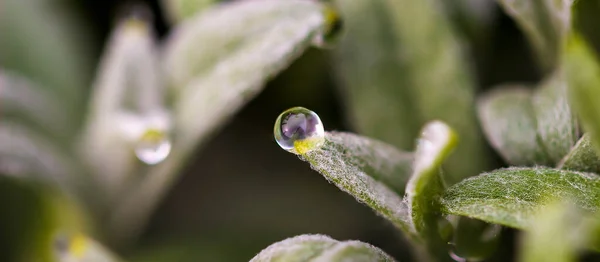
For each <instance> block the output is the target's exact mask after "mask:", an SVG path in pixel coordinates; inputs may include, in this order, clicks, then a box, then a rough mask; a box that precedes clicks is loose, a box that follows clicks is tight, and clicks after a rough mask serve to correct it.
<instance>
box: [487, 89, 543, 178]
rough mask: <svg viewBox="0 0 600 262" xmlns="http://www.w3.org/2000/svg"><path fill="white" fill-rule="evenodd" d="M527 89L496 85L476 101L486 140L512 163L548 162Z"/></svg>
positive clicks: (529, 92) (529, 91)
mask: <svg viewBox="0 0 600 262" xmlns="http://www.w3.org/2000/svg"><path fill="white" fill-rule="evenodd" d="M531 93H532V92H531V90H529V89H526V88H524V87H520V86H500V87H496V89H495V90H493V91H491V92H489V93H487V94H485V95H484V96H482V97H481V98H480V99H479V103H478V105H477V107H478V111H479V119H480V121H481V125H482V126H483V130H484V132H485V134H486V135H487V138H488V140H489V141H490V144H491V145H492V147H494V149H496V150H497V151H498V152H499V153H500V155H501V156H502V158H504V160H506V161H507V162H508V163H510V164H512V165H525V166H526V165H532V164H541V165H548V164H550V161H549V159H548V157H547V155H546V153H545V152H544V150H543V148H542V145H541V141H540V139H539V137H538V135H537V130H538V128H537V124H536V120H535V115H534V112H533V106H532V105H531Z"/></svg>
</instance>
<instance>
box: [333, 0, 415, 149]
mask: <svg viewBox="0 0 600 262" xmlns="http://www.w3.org/2000/svg"><path fill="white" fill-rule="evenodd" d="M335 3H336V4H337V6H338V7H339V9H340V13H341V15H342V17H344V29H343V32H342V35H341V37H340V40H339V42H338V43H337V46H336V48H335V49H334V50H333V52H334V55H335V56H334V58H335V60H334V62H335V70H336V76H337V79H338V80H339V82H340V83H341V84H342V87H343V91H344V93H343V94H344V98H345V102H346V103H344V104H345V105H346V110H347V111H348V113H349V118H350V119H351V120H352V124H353V125H354V126H355V128H356V129H357V130H358V131H359V133H361V134H364V135H367V136H370V137H373V138H376V139H381V140H383V141H386V142H388V143H391V144H393V145H395V146H397V147H398V148H401V149H411V148H412V147H413V145H414V139H415V138H416V137H417V136H418V132H419V128H420V124H421V123H420V121H421V120H420V116H419V114H418V112H417V111H415V110H412V109H415V107H416V105H414V103H413V101H412V99H411V95H410V91H411V90H410V88H408V86H410V82H409V80H408V77H409V75H408V73H407V72H408V70H409V68H410V64H409V63H407V62H405V61H402V60H400V59H397V58H396V56H395V55H394V54H395V53H396V51H395V49H396V45H397V44H398V43H396V40H395V39H394V32H393V31H392V30H390V27H389V25H390V23H391V17H390V14H389V12H387V11H386V6H385V3H384V1H381V0H375V1H354V0H337V1H335Z"/></svg>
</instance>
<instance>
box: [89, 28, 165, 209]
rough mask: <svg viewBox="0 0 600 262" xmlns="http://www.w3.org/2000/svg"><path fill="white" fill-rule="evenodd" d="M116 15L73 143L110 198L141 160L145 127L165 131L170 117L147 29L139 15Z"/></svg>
mask: <svg viewBox="0 0 600 262" xmlns="http://www.w3.org/2000/svg"><path fill="white" fill-rule="evenodd" d="M121 19H122V20H120V21H119V23H118V24H117V25H116V27H115V28H114V30H113V32H112V35H111V37H110V40H109V42H108V43H107V46H106V50H105V52H104V54H103V56H102V60H101V63H100V66H99V68H98V72H97V75H96V79H95V81H94V86H93V93H92V97H91V101H90V104H89V112H88V117H87V123H86V126H85V129H84V132H83V134H82V141H81V143H80V148H79V149H80V152H82V155H83V156H84V157H85V158H86V160H87V162H88V164H89V165H90V166H91V167H92V171H93V175H95V178H96V182H97V184H98V187H99V189H100V190H98V191H99V192H101V193H103V194H105V196H104V197H103V198H116V199H118V198H120V197H121V195H120V193H121V192H120V191H122V190H123V188H124V187H126V186H129V184H128V182H129V180H130V179H132V177H133V178H135V174H136V172H138V168H139V166H140V165H141V162H140V161H138V160H137V159H136V158H135V146H136V145H137V143H138V142H139V141H140V140H141V139H142V137H143V135H144V134H145V132H147V130H149V129H152V130H157V131H159V132H168V129H169V120H170V119H169V115H168V113H166V109H165V105H164V103H165V101H164V100H165V98H164V97H165V92H164V91H165V88H164V85H163V82H162V79H161V78H160V76H161V73H160V71H159V66H158V53H157V50H156V47H155V43H154V41H155V40H154V35H153V32H152V29H151V27H150V25H149V24H148V22H147V21H144V20H142V19H141V18H139V17H135V16H131V17H124V18H121ZM155 122H156V123H155ZM107 201H110V200H107Z"/></svg>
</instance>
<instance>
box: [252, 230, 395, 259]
mask: <svg viewBox="0 0 600 262" xmlns="http://www.w3.org/2000/svg"><path fill="white" fill-rule="evenodd" d="M250 261H251V262H277V261H282V262H283V261H285V262H304V261H314V262H336V261H373V262H383V261H389V262H391V261H395V260H394V259H393V258H392V257H390V256H389V255H387V254H385V253H384V252H383V251H381V249H379V248H376V247H374V246H372V245H369V244H366V243H363V242H359V241H337V240H335V239H332V238H330V237H328V236H324V235H300V236H296V237H292V238H288V239H286V240H283V241H280V242H277V243H275V244H272V245H270V246H269V247H267V248H265V249H264V250H263V251H261V252H260V253H259V254H258V255H256V256H255V257H254V258H252V259H251V260H250Z"/></svg>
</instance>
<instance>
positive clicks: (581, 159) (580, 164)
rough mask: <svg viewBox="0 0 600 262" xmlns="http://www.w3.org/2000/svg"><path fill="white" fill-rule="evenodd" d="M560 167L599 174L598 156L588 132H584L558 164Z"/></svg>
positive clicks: (599, 160)
mask: <svg viewBox="0 0 600 262" xmlns="http://www.w3.org/2000/svg"><path fill="white" fill-rule="evenodd" d="M558 168H560V169H566V170H573V171H581V172H589V173H596V174H600V157H598V154H597V153H596V150H595V149H594V146H593V145H592V141H591V138H590V134H588V133H586V134H584V135H583V136H582V137H581V139H579V141H578V142H577V144H575V146H574V147H573V149H571V151H570V152H569V154H567V155H566V156H565V157H564V158H563V160H562V161H561V162H560V164H559V165H558Z"/></svg>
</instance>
